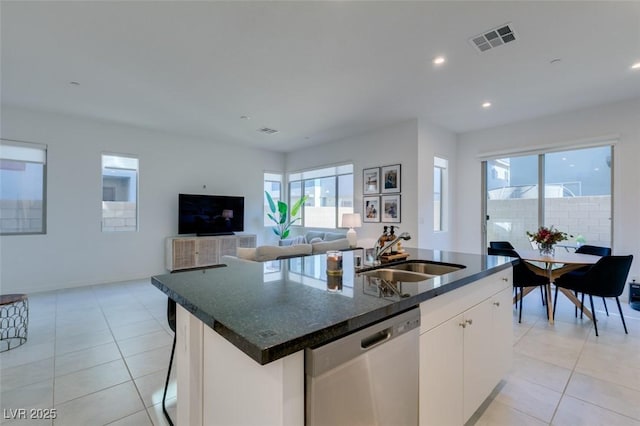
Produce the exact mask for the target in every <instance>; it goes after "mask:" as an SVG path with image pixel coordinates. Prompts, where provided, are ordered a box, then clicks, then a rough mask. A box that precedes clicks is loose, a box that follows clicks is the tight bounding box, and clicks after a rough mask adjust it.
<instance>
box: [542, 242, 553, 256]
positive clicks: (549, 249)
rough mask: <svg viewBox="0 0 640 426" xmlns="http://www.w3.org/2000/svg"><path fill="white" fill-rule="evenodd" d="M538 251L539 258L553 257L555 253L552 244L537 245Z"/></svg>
mask: <svg viewBox="0 0 640 426" xmlns="http://www.w3.org/2000/svg"><path fill="white" fill-rule="evenodd" d="M538 250H540V256H553V255H554V254H555V253H556V249H555V247H554V246H553V244H547V243H539V244H538Z"/></svg>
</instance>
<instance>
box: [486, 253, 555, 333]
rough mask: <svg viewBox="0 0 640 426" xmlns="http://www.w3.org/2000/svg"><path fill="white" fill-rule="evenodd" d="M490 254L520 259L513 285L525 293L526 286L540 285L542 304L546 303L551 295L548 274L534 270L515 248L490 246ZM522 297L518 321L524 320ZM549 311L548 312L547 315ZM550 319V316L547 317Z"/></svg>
mask: <svg viewBox="0 0 640 426" xmlns="http://www.w3.org/2000/svg"><path fill="white" fill-rule="evenodd" d="M488 252H489V254H490V255H493V256H508V257H515V258H518V259H519V260H520V261H519V262H518V263H517V264H516V265H515V266H514V267H513V287H514V289H518V290H519V291H520V294H521V295H522V294H524V293H523V292H524V288H525V287H540V291H541V292H542V304H543V305H546V300H547V299H548V297H549V295H548V294H547V284H548V283H549V280H548V278H547V277H546V276H543V275H538V274H536V273H535V272H533V271H532V270H531V269H530V268H529V267H528V266H527V264H526V262H525V261H524V260H522V259H521V258H520V255H519V254H518V252H516V251H515V250H510V249H498V248H491V247H489V251H488ZM522 299H524V297H522V296H520V309H519V313H518V322H519V323H521V322H522ZM548 315H549V313H548V312H547V317H548ZM547 319H548V318H547Z"/></svg>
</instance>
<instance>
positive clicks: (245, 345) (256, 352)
mask: <svg viewBox="0 0 640 426" xmlns="http://www.w3.org/2000/svg"><path fill="white" fill-rule="evenodd" d="M517 262H518V260H517V259H514V260H513V261H512V262H507V263H504V264H502V265H497V266H493V267H491V268H490V269H484V270H482V271H480V272H477V273H475V274H472V275H467V276H465V277H462V278H460V279H458V280H455V281H452V282H450V283H448V284H447V285H446V286H445V287H439V288H435V289H432V290H429V291H425V292H423V293H419V294H417V295H415V296H412V297H409V298H406V299H402V300H399V301H397V302H394V303H392V304H390V305H387V306H384V307H381V308H379V309H375V310H373V311H370V312H367V313H365V314H361V315H358V316H356V317H353V318H351V319H349V320H347V321H343V322H341V323H337V324H334V325H332V326H330V327H326V328H323V329H322V330H318V331H316V332H313V333H309V334H306V335H304V336H300V337H298V338H295V339H292V340H288V341H286V342H283V343H280V344H277V345H274V346H270V347H267V348H260V347H258V346H256V345H255V344H253V343H251V342H250V341H249V340H247V339H245V338H244V337H242V335H240V334H238V333H236V332H235V331H234V330H233V329H230V328H228V327H226V326H225V325H224V324H222V323H220V322H218V321H216V320H215V318H213V317H212V316H211V315H209V314H207V313H206V312H203V311H199V310H198V309H197V308H196V307H195V306H194V305H193V304H191V303H190V302H188V301H187V300H186V299H184V298H183V297H182V296H180V295H179V294H177V293H176V292H174V291H172V290H171V289H169V288H168V287H166V286H165V285H164V284H162V283H161V282H160V281H158V280H156V279H155V278H154V277H151V283H152V284H153V285H154V286H156V287H157V288H158V289H159V290H160V291H162V292H163V293H165V294H166V295H167V296H168V297H169V298H171V299H173V300H174V301H175V302H176V303H178V304H179V305H180V306H182V307H184V308H185V309H186V310H187V311H189V312H190V313H191V314H192V315H194V316H195V317H196V318H198V319H199V320H200V321H202V322H203V323H204V324H205V325H207V326H208V327H209V328H211V329H213V330H215V331H216V332H217V333H218V334H220V335H221V336H223V337H224V338H225V339H226V340H227V341H229V342H230V343H231V344H233V345H234V346H235V347H237V348H238V349H240V350H241V351H242V352H244V353H245V354H246V355H247V356H249V357H250V358H252V359H253V360H254V361H256V362H257V363H259V364H261V365H265V364H268V363H270V362H273V361H276V360H278V359H280V358H284V357H285V356H288V355H291V354H293V353H295V352H298V351H300V350H303V349H306V348H312V347H317V346H321V345H324V344H327V343H329V342H331V341H333V340H337V339H339V338H341V337H344V336H346V335H347V334H350V333H353V332H354V331H357V330H359V329H361V328H364V327H368V326H370V325H372V324H374V323H376V322H379V321H382V320H384V319H386V318H388V317H390V316H393V315H395V314H399V313H401V312H404V311H406V310H408V309H411V308H413V307H416V306H418V305H419V304H420V303H422V302H424V301H427V300H430V299H433V298H435V297H437V296H440V295H442V294H445V293H448V292H450V291H453V290H456V289H458V288H460V287H464V286H465V285H468V284H471V283H473V282H475V281H478V280H480V279H482V278H485V277H487V276H489V275H493V274H495V273H496V272H499V271H501V270H504V269H507V268H509V267H510V266H512V264H515V263H517ZM400 263H401V262H400ZM442 263H444V262H442Z"/></svg>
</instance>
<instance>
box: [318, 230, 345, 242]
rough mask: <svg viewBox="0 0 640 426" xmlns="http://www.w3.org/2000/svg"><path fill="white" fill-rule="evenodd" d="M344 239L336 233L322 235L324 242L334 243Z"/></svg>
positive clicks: (343, 235)
mask: <svg viewBox="0 0 640 426" xmlns="http://www.w3.org/2000/svg"><path fill="white" fill-rule="evenodd" d="M343 238H346V236H345V234H340V233H338V232H325V233H324V238H323V239H324V241H335V240H341V239H343Z"/></svg>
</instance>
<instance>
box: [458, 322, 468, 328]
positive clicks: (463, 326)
mask: <svg viewBox="0 0 640 426" xmlns="http://www.w3.org/2000/svg"><path fill="white" fill-rule="evenodd" d="M458 325H459V326H460V327H462V328H466V327H467V324H466V323H464V322H461V323H460V324H458Z"/></svg>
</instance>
